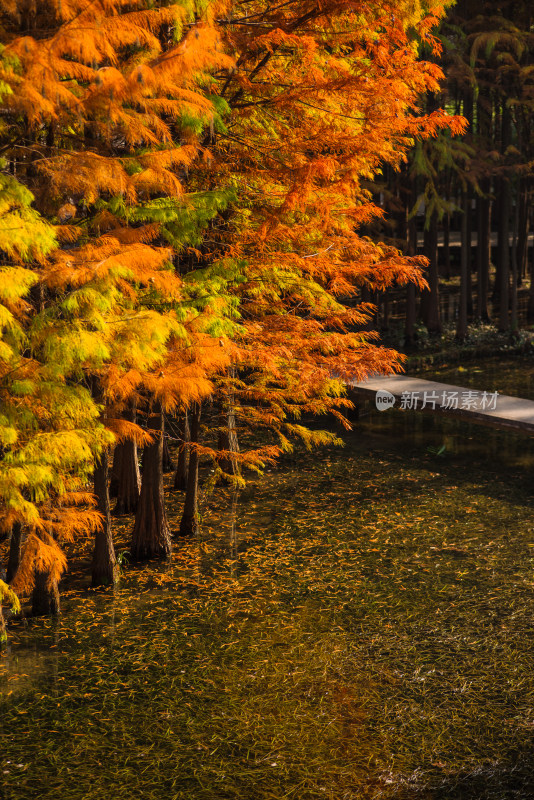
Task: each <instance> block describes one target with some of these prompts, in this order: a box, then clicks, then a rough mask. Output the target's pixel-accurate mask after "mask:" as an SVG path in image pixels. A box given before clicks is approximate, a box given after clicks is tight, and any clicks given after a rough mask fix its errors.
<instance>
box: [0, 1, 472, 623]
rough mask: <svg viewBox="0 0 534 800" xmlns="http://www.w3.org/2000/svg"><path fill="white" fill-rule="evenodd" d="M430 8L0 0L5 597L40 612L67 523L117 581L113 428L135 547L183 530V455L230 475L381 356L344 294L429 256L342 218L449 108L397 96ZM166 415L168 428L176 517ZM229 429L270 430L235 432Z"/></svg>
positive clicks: (0, 480) (389, 280) (435, 88)
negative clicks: (175, 448)
mask: <svg viewBox="0 0 534 800" xmlns="http://www.w3.org/2000/svg"><path fill="white" fill-rule="evenodd" d="M443 10H444V9H443V8H442V7H441V6H439V5H437V6H436V5H434V7H433V9H432V11H431V12H429V11H428V9H427V8H426V3H415V4H414V3H412V2H408V0H406V2H404V0H401V2H399V0H376V1H374V2H368V1H367V0H365V2H364V0H351V2H348V0H326V2H322V3H315V2H314V1H313V0H295V2H291V3H280V4H271V3H268V2H265V0H241V2H237V1H236V2H223V1H222V0H209V2H202V3H200V2H199V3H197V2H195V0H183V2H174V1H173V0H166V1H165V2H157V3H154V2H149V0H146V2H145V0H90V1H89V0H42V2H41V0H35V2H32V3H28V2H27V1H26V0H11V2H9V3H3V4H2V10H1V16H0V36H1V40H2V42H3V50H2V54H1V59H0V95H1V103H2V105H1V118H0V120H1V129H0V152H1V157H2V162H1V172H0V247H1V250H2V262H1V267H0V332H1V340H0V529H1V535H2V536H3V538H4V541H5V543H6V544H8V545H9V551H8V561H7V565H6V566H7V576H6V577H7V580H6V581H0V594H3V595H4V597H5V598H7V597H8V596H9V597H11V598H12V592H13V591H14V592H16V593H18V594H21V593H22V594H24V593H28V592H33V608H34V611H35V613H39V612H41V613H42V612H43V611H45V612H46V611H57V610H58V607H59V597H58V581H59V579H60V577H61V575H62V573H63V571H64V569H65V566H66V557H65V553H64V543H65V542H68V541H73V540H75V539H76V537H78V536H80V535H86V534H87V533H91V534H92V535H94V538H95V546H94V557H93V564H92V582H93V585H94V586H98V585H101V584H110V583H113V582H114V581H115V579H116V571H117V570H116V557H115V552H114V542H113V535H112V521H111V514H110V475H109V468H110V464H111V450H112V448H114V455H113V472H112V478H113V480H112V490H113V492H112V493H114V494H115V495H116V497H117V501H116V503H117V507H118V511H120V512H123V513H131V514H135V519H134V520H132V539H131V553H132V556H133V557H134V558H136V559H147V558H153V557H168V556H169V554H170V553H171V549H172V536H173V535H182V536H189V535H191V534H194V533H195V531H196V529H197V525H198V511H197V492H198V464H199V459H200V458H201V457H205V458H207V457H209V458H211V459H212V461H213V463H214V464H215V465H216V468H217V476H220V477H221V478H223V479H226V480H229V481H234V482H235V481H239V480H240V476H239V472H240V470H241V469H242V468H243V467H244V466H246V467H250V468H253V469H261V468H262V466H263V465H264V464H266V463H268V462H269V461H270V460H272V459H274V458H275V457H276V456H277V455H278V454H279V453H280V452H281V451H283V450H287V449H288V448H290V446H291V445H290V441H291V439H293V438H294V437H300V438H302V439H303V440H304V441H305V442H306V443H307V444H308V445H311V444H314V443H320V442H327V441H332V440H333V439H335V437H334V436H333V435H332V434H330V433H327V432H325V431H319V432H317V431H311V430H308V429H307V428H306V427H304V426H303V425H302V424H301V421H300V420H301V417H302V415H304V414H314V415H326V414H330V415H333V416H334V417H336V418H337V419H338V420H340V421H341V422H342V423H344V416H343V411H344V409H345V408H346V406H347V404H348V401H347V399H346V397H345V396H344V383H343V381H344V379H347V378H349V377H351V378H352V377H357V378H360V379H361V378H364V377H365V376H366V375H367V374H369V373H377V372H389V371H391V370H394V369H396V368H397V366H398V363H399V362H398V355H397V354H396V353H395V352H394V351H392V350H387V349H385V348H380V347H377V346H376V345H375V344H373V341H372V337H371V336H370V335H368V334H366V333H365V332H364V331H363V328H364V327H365V325H366V323H367V322H368V318H369V312H370V307H369V305H368V304H366V303H363V304H362V303H359V302H358V299H359V298H360V296H361V292H362V290H363V291H365V292H368V293H374V292H377V291H384V290H385V289H387V288H388V287H391V286H404V285H406V284H408V283H412V284H413V285H414V286H415V287H417V286H419V287H422V285H423V282H422V279H421V271H422V268H423V266H424V259H422V258H419V257H416V256H408V255H406V254H404V253H402V252H400V250H399V249H398V248H396V247H393V246H386V245H379V244H375V243H373V242H372V241H370V240H369V239H368V238H365V237H362V236H361V235H360V234H359V229H360V227H361V226H362V225H368V224H369V223H370V222H371V220H372V219H373V217H374V216H375V215H376V214H378V213H380V209H379V208H378V207H377V206H376V205H375V204H373V202H372V201H371V199H370V197H369V192H368V190H367V188H366V186H365V181H368V180H370V179H371V178H373V176H375V175H376V174H377V173H378V171H379V170H380V169H381V168H382V166H383V165H384V164H389V165H391V167H392V168H395V167H399V166H400V165H401V164H402V161H403V158H404V156H405V154H406V153H407V152H408V150H409V149H410V147H411V145H412V143H413V142H414V141H417V142H423V141H424V140H426V139H427V138H428V137H429V136H436V135H437V134H438V133H439V132H440V131H444V130H451V131H452V132H460V131H461V130H462V122H461V120H460V119H457V118H455V117H451V116H450V115H447V114H446V113H445V112H443V111H440V110H439V109H438V108H437V102H436V103H435V105H436V108H434V107H432V108H430V106H429V109H428V110H429V112H430V113H429V114H425V113H421V112H420V111H419V109H418V103H419V98H421V97H427V96H428V97H430V96H435V97H437V96H438V92H439V80H440V78H441V71H440V69H439V67H438V66H437V65H436V64H435V63H432V60H431V58H430V57H431V56H432V58H435V57H437V53H438V48H439V43H438V42H437V40H435V39H434V37H433V34H432V29H433V28H434V26H435V25H436V23H437V22H438V21H439V16H440V15H441V14H442V13H443ZM421 42H424V43H425V47H426V49H427V51H428V56H429V58H428V59H427V60H421V47H422V45H421ZM429 93H433V95H430V94H429ZM206 403H209V407H210V409H211V413H210V417H209V425H210V427H211V430H210V431H207V430H206V427H207V426H206V424H205V415H203V411H202V409H203V406H205V405H206ZM213 409H215V410H216V414H215V413H214V412H213ZM165 415H167V419H171V418H172V419H173V420H174V425H175V430H176V431H178V434H177V438H178V440H179V443H180V448H179V458H178V465H177V472H176V477H175V481H174V485H175V488H176V491H183V492H184V504H183V516H182V520H181V524H180V526H179V530H176V531H171V530H170V528H169V524H168V522H167V518H166V512H165V502H164V493H163V482H162V469H163V458H164V455H165V453H164V445H165V439H164V419H165ZM238 430H239V432H240V433H243V434H244V433H246V432H247V431H250V430H254V431H258V430H260V431H266V432H268V433H269V435H270V437H271V438H270V439H265V437H264V440H263V443H262V444H260V445H258V446H256V447H254V448H251V447H245V448H241V450H240V449H239V447H238V443H237V431H238ZM207 434H209V435H207ZM214 440H216V442H215V443H213V442H214ZM141 446H142V447H143V448H144V450H143V460H142V463H143V469H142V477H141V475H140V472H139V462H138V448H140V447H141Z"/></svg>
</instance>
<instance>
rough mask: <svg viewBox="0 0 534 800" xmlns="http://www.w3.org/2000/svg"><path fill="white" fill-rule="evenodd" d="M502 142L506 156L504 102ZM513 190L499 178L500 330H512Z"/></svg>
mask: <svg viewBox="0 0 534 800" xmlns="http://www.w3.org/2000/svg"><path fill="white" fill-rule="evenodd" d="M501 124H502V142H501V152H502V153H503V154H504V153H506V150H507V148H508V145H509V144H510V140H511V116H510V109H509V108H508V106H507V104H506V103H505V102H504V103H503V105H502V116H501ZM511 195H512V189H511V185H510V180H509V178H508V176H507V175H504V176H502V177H501V178H499V225H498V245H497V247H498V257H497V274H498V296H499V330H500V331H507V330H509V328H510V308H509V305H510V210H511V200H512V197H511Z"/></svg>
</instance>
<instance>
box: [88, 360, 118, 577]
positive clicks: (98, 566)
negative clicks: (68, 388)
mask: <svg viewBox="0 0 534 800" xmlns="http://www.w3.org/2000/svg"><path fill="white" fill-rule="evenodd" d="M92 395H93V397H94V398H95V399H96V400H97V402H100V403H102V402H103V393H102V387H101V385H100V381H99V379H98V377H97V376H96V375H95V376H93V383H92ZM105 413H106V412H105V410H104V412H103V416H102V422H104V421H105ZM93 485H94V493H95V496H96V500H97V508H98V510H99V511H100V514H101V515H102V527H101V528H99V529H98V530H97V531H96V533H95V546H94V550H93V561H92V564H91V583H92V586H109V585H111V584H113V583H115V581H116V577H117V562H116V559H115V549H114V547H113V538H112V535H111V516H110V513H109V467H108V450H107V448H106V449H104V450H103V452H102V453H101V455H100V456H99V457H98V458H96V459H95V467H94V471H93Z"/></svg>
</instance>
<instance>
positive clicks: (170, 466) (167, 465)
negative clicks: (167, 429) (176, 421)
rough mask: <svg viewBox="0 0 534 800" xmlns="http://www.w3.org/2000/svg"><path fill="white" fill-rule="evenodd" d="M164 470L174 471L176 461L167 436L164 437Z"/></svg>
mask: <svg viewBox="0 0 534 800" xmlns="http://www.w3.org/2000/svg"><path fill="white" fill-rule="evenodd" d="M162 468H163V472H174V463H173V460H172V458H171V453H170V450H169V442H168V439H167V437H166V436H164V437H163V465H162Z"/></svg>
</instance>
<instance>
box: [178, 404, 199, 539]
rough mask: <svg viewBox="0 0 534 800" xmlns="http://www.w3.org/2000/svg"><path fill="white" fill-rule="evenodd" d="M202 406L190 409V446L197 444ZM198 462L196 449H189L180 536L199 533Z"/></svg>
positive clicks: (196, 405)
mask: <svg viewBox="0 0 534 800" xmlns="http://www.w3.org/2000/svg"><path fill="white" fill-rule="evenodd" d="M201 411H202V404H201V403H195V404H194V406H193V408H192V409H191V444H192V445H195V444H198V440H199V434H200V414H201ZM198 462H199V455H198V450H197V449H196V447H194V446H193V447H191V450H190V453H189V470H188V475H187V489H186V493H185V502H184V511H183V514H182V519H181V521H180V531H179V535H180V536H195V535H196V534H197V533H198V531H199V524H198Z"/></svg>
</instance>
